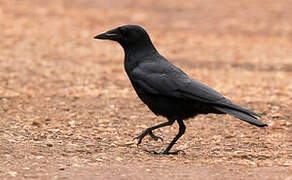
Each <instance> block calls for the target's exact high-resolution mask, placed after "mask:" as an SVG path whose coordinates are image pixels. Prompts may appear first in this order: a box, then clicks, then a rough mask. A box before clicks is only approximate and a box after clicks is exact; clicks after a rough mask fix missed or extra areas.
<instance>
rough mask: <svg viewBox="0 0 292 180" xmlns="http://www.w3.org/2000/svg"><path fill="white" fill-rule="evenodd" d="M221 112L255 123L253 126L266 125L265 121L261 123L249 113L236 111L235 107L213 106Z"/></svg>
mask: <svg viewBox="0 0 292 180" xmlns="http://www.w3.org/2000/svg"><path fill="white" fill-rule="evenodd" d="M213 108H215V109H217V110H219V111H221V112H223V113H226V114H230V115H232V116H234V117H236V118H238V119H241V120H243V121H245V122H248V123H250V124H252V125H255V126H258V127H265V126H268V125H267V124H265V123H262V122H261V121H259V120H257V117H256V116H254V115H252V114H250V113H247V112H241V111H238V110H235V109H230V108H228V107H218V106H215V107H213Z"/></svg>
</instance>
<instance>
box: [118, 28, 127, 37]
mask: <svg viewBox="0 0 292 180" xmlns="http://www.w3.org/2000/svg"><path fill="white" fill-rule="evenodd" d="M119 31H120V32H121V34H122V35H123V36H125V35H126V34H127V33H126V29H125V28H122V27H119Z"/></svg>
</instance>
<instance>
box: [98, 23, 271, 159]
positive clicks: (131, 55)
mask: <svg viewBox="0 0 292 180" xmlns="http://www.w3.org/2000/svg"><path fill="white" fill-rule="evenodd" d="M95 38H96V39H108V40H113V41H117V42H118V43H119V44H120V45H121V46H122V47H123V49H124V52H125V61H124V65H125V70H126V73H127V75H128V76H129V79H130V81H131V83H132V86H133V87H134V89H135V91H136V93H137V95H138V96H139V98H140V99H141V100H142V101H143V102H144V103H145V104H146V105H147V106H148V107H149V109H150V110H151V111H152V112H153V113H154V114H156V115H161V116H164V117H166V118H167V119H168V121H167V122H165V123H162V124H159V125H156V126H153V127H150V128H147V129H146V130H145V131H144V132H143V133H142V134H141V135H139V136H138V137H137V139H138V144H140V143H141V141H142V139H143V138H144V136H146V135H148V134H149V135H150V136H151V137H152V138H154V139H156V140H157V139H161V138H160V137H158V136H155V135H154V134H153V132H152V131H153V130H155V129H157V128H160V127H164V126H168V125H171V124H173V123H174V122H175V121H177V122H178V124H179V133H178V134H177V135H176V137H175V138H174V139H173V140H172V142H171V143H170V144H169V146H168V147H167V148H166V149H165V150H164V151H162V152H160V154H173V153H174V154H175V153H177V152H178V151H175V152H170V149H171V148H172V146H173V145H174V144H175V142H176V141H177V140H178V139H179V138H180V137H181V136H182V135H183V134H184V132H185V129H186V127H185V125H184V122H183V120H185V119H188V118H191V117H195V116H196V115H198V114H208V113H215V114H230V115H232V116H234V117H236V118H239V119H241V120H243V121H245V122H248V123H250V124H252V125H255V126H258V127H264V126H267V125H266V124H264V123H262V122H261V121H259V120H257V117H260V114H257V113H255V112H253V111H251V110H248V109H246V108H243V107H240V106H238V105H236V104H234V103H232V102H231V101H230V100H228V99H226V98H225V97H223V96H222V95H221V94H220V93H218V92H217V91H215V90H213V89H211V88H210V87H208V86H206V85H204V84H202V83H200V82H199V81H197V80H194V79H192V78H190V77H189V76H188V75H187V74H185V73H184V72H183V71H182V70H180V69H179V68H177V67H176V66H174V65H173V64H171V63H170V62H169V61H168V60H167V59H165V58H164V57H163V56H161V55H160V54H159V53H158V51H157V50H156V49H155V47H154V45H153V44H152V42H151V40H150V38H149V35H148V34H147V32H146V31H145V30H144V29H143V28H142V27H140V26H137V25H125V26H121V27H118V28H115V29H112V30H110V31H107V32H105V33H102V34H99V35H97V36H95Z"/></svg>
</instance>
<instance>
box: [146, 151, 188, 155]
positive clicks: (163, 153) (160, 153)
mask: <svg viewBox="0 0 292 180" xmlns="http://www.w3.org/2000/svg"><path fill="white" fill-rule="evenodd" d="M145 151H146V152H148V153H150V154H155V155H178V154H179V153H183V154H186V153H185V152H184V151H183V150H177V151H172V152H169V151H165V150H164V151H161V152H156V151H153V150H151V151H148V150H145Z"/></svg>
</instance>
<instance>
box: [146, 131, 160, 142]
mask: <svg viewBox="0 0 292 180" xmlns="http://www.w3.org/2000/svg"><path fill="white" fill-rule="evenodd" d="M149 135H150V136H151V138H152V139H154V140H155V141H158V140H159V139H160V140H161V141H162V142H163V139H162V138H161V137H159V136H156V135H155V134H153V132H152V131H150V133H149Z"/></svg>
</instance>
